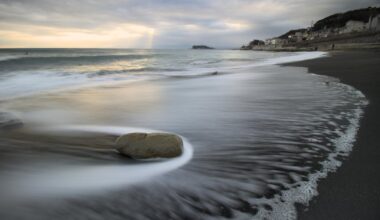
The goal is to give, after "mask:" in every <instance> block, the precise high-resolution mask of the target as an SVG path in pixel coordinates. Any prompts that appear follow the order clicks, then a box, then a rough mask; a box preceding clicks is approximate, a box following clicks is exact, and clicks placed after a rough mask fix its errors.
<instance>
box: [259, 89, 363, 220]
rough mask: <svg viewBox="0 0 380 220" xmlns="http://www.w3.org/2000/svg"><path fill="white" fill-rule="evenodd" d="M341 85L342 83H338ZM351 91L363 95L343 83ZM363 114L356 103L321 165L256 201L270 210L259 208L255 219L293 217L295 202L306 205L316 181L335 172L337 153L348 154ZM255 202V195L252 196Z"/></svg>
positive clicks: (316, 185)
mask: <svg viewBox="0 0 380 220" xmlns="http://www.w3.org/2000/svg"><path fill="white" fill-rule="evenodd" d="M341 85H342V86H346V85H343V84H341ZM347 87H348V88H349V89H350V90H351V92H353V93H355V94H356V95H357V96H358V97H362V98H364V97H365V96H364V95H363V93H361V92H360V91H358V90H355V89H354V88H352V87H351V86H347ZM361 104H362V105H366V104H368V102H367V101H362V103H361ZM362 115H363V110H362V108H361V107H358V108H357V109H355V110H354V113H353V114H352V115H351V118H350V119H349V122H350V124H349V126H348V127H347V128H346V130H345V132H344V133H342V135H341V136H340V137H338V138H337V139H335V140H333V141H332V142H333V144H334V147H335V148H334V150H333V151H332V152H331V153H330V154H329V155H328V157H327V159H326V160H325V161H322V162H320V164H321V165H322V168H321V169H320V170H318V171H317V172H315V173H311V174H309V175H308V180H307V181H299V182H297V183H296V184H297V186H292V185H288V187H287V188H289V189H288V190H285V191H282V192H281V194H278V195H275V197H274V198H271V199H267V198H261V199H259V202H262V203H266V204H269V205H270V206H271V207H272V210H266V209H260V210H259V212H258V214H257V219H281V220H295V219H297V210H296V207H295V204H296V203H299V204H303V205H305V206H307V205H308V204H309V202H310V200H311V199H312V198H313V197H315V196H317V195H318V190H317V187H318V182H319V181H320V180H321V179H323V178H326V177H327V175H328V173H330V172H335V171H336V170H337V169H338V168H339V167H340V166H341V165H342V162H341V161H340V160H338V159H337V158H339V157H340V156H348V154H349V153H350V152H351V151H352V148H353V144H354V142H355V140H356V134H357V132H358V129H359V122H360V118H361V116H362ZM255 200H256V202H257V199H255Z"/></svg>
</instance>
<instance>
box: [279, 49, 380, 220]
mask: <svg viewBox="0 0 380 220" xmlns="http://www.w3.org/2000/svg"><path fill="white" fill-rule="evenodd" d="M330 55H331V56H329V57H322V58H318V59H314V60H306V61H301V62H294V63H288V64H283V66H296V67H306V68H308V71H309V72H310V73H314V74H319V75H327V76H332V77H335V78H338V79H339V80H340V81H341V82H342V83H345V84H348V85H351V86H353V87H354V88H356V89H358V90H359V91H361V92H362V93H363V94H364V95H365V96H366V98H367V99H368V100H369V105H368V106H367V107H366V108H365V109H364V116H363V117H362V119H361V120H360V127H359V132H358V133H357V136H356V141H355V143H354V147H353V150H352V152H351V154H350V155H349V156H348V158H346V159H345V160H344V161H343V165H342V166H341V167H339V168H338V170H337V172H335V173H330V174H329V176H328V177H327V178H326V179H322V180H321V181H320V182H319V184H318V193H319V195H318V196H316V197H314V198H313V200H312V201H311V202H310V204H309V206H308V207H304V206H303V205H298V207H297V209H298V218H299V219H378V218H379V217H380V210H379V206H380V205H379V204H380V190H379V186H380V172H379V171H378V170H377V168H376V166H378V158H379V156H380V149H379V148H378V144H377V143H378V140H377V139H378V132H377V130H378V128H379V127H380V119H379V115H378V113H379V108H380V97H379V94H380V75H379V69H380V56H379V55H380V50H373V51H343V52H332V53H331V54H330Z"/></svg>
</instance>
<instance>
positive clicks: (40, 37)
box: [0, 0, 379, 48]
mask: <svg viewBox="0 0 380 220" xmlns="http://www.w3.org/2000/svg"><path fill="white" fill-rule="evenodd" d="M377 2H378V0H361V1H357V0H320V1H311V0H282V1H280V0H229V1H227V0H226V1H224V0H209V1H206V0H182V1H178V0H144V1H141V0H108V1H103V0H65V1H52V0H0V47H121V48H188V47H190V46H191V45H193V44H208V45H211V46H214V47H222V48H233V47H238V46H240V45H241V44H243V43H246V42H248V41H250V40H251V39H253V38H259V39H264V38H268V37H272V36H276V35H280V34H282V33H283V32H285V31H287V30H289V29H294V28H300V27H306V26H309V25H310V24H311V23H312V21H316V20H318V19H321V18H323V17H325V16H328V15H330V14H333V13H336V12H343V11H347V10H350V9H356V8H363V7H368V6H378V5H379V4H378V3H377Z"/></svg>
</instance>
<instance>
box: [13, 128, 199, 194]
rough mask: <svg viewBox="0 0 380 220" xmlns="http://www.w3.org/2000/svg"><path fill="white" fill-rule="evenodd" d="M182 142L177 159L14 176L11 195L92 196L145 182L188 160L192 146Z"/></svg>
mask: <svg viewBox="0 0 380 220" xmlns="http://www.w3.org/2000/svg"><path fill="white" fill-rule="evenodd" d="M45 129H46V130H49V131H50V132H101V133H105V134H114V135H121V134H126V133H131V132H158V131H157V130H151V129H145V128H132V127H114V126H89V125H81V126H79V125H72V126H63V127H46V128H45ZM42 130H43V129H42ZM42 130H41V131H42ZM161 132H162V131H161ZM182 139H183V149H184V151H183V154H182V155H181V156H180V157H178V158H173V159H168V160H163V161H161V160H160V161H149V162H147V163H139V164H125V165H67V166H63V167H62V166H58V167H54V166H50V167H49V168H48V169H47V170H46V169H43V170H40V171H39V172H38V173H36V172H33V173H29V174H28V175H26V176H22V177H20V178H21V179H17V177H16V179H14V180H15V181H14V184H16V185H15V186H17V187H16V188H17V192H16V193H17V195H12V196H16V197H17V196H22V197H24V196H37V195H38V196H52V195H66V196H67V195H69V196H70V195H77V194H86V193H91V194H94V193H96V192H103V191H104V190H110V189H111V190H113V189H115V188H117V187H127V186H128V185H131V184H135V183H138V182H142V181H146V180H148V179H150V178H153V177H155V176H158V175H163V174H165V173H168V172H170V171H173V170H175V169H178V168H179V167H181V166H183V165H185V164H186V163H187V162H189V161H190V160H191V158H192V155H193V147H192V145H191V144H190V143H189V142H188V141H187V140H186V138H184V137H182Z"/></svg>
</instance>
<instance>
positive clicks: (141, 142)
mask: <svg viewBox="0 0 380 220" xmlns="http://www.w3.org/2000/svg"><path fill="white" fill-rule="evenodd" d="M116 147H117V150H118V151H119V152H120V153H121V154H123V155H125V156H128V157H131V158H134V159H151V158H173V157H178V156H180V155H181V154H182V152H183V142H182V139H181V138H180V137H179V136H178V135H175V134H168V133H148V134H147V133H129V134H125V135H122V136H120V137H119V138H118V139H117V140H116Z"/></svg>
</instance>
